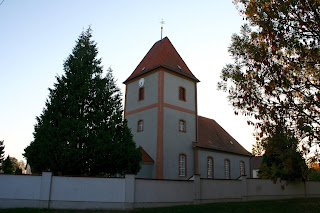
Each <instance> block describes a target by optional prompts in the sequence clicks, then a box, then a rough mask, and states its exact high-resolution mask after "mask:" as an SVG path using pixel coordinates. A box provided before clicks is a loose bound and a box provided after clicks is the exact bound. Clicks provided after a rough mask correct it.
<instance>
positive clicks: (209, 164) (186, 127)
mask: <svg viewBox="0 0 320 213" xmlns="http://www.w3.org/2000/svg"><path fill="white" fill-rule="evenodd" d="M199 82H200V81H199V80H198V79H197V78H196V77H195V76H194V75H193V73H192V72H191V71H190V70H189V68H188V66H187V65H186V63H185V62H184V61H183V59H182V58H181V57H180V55H179V53H178V52H177V51H176V49H175V48H174V46H173V45H172V43H171V42H170V40H169V39H168V38H167V37H165V38H163V39H161V40H160V41H158V42H156V43H155V44H154V45H153V47H152V48H151V49H150V50H149V52H148V53H147V54H146V56H145V57H144V58H143V59H142V61H141V62H140V64H139V65H138V66H137V68H136V69H135V70H134V71H133V73H132V74H131V75H130V76H129V77H128V78H127V80H125V81H124V84H125V85H126V94H125V109H124V116H125V118H126V119H127V120H128V126H129V128H131V132H132V134H133V138H134V141H135V142H136V144H137V146H141V147H142V149H141V152H142V155H143V157H142V162H141V170H140V172H139V173H138V174H137V177H140V178H155V179H180V180H187V179H189V178H191V177H192V176H193V175H194V174H200V177H201V178H211V179H236V178H238V177H240V176H241V175H247V176H249V177H250V157H251V154H250V153H249V152H248V151H247V150H246V149H244V148H243V147H242V146H241V145H240V144H239V143H238V142H237V141H236V140H235V139H234V138H233V137H232V136H230V135H229V134H228V133H227V132H226V131H225V130H224V129H223V128H222V127H221V126H220V125H219V124H218V123H217V122H216V121H214V120H213V119H209V118H206V117H202V116H198V110H197V83H199Z"/></svg>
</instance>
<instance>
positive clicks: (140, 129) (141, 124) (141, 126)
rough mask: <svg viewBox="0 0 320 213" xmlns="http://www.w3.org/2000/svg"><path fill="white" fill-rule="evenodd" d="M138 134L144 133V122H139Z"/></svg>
mask: <svg viewBox="0 0 320 213" xmlns="http://www.w3.org/2000/svg"><path fill="white" fill-rule="evenodd" d="M137 132H143V120H139V121H138V127H137Z"/></svg>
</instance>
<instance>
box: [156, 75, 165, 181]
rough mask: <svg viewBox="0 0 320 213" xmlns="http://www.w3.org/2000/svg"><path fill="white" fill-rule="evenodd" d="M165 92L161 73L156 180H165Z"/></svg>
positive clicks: (159, 78)
mask: <svg viewBox="0 0 320 213" xmlns="http://www.w3.org/2000/svg"><path fill="white" fill-rule="evenodd" d="M163 91H164V71H162V70H160V71H159V76H158V105H159V106H158V129H157V155H156V178H157V179H162V178H163V108H164V107H163V102H164V98H163Z"/></svg>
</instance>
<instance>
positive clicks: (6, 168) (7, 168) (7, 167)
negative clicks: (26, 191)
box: [2, 155, 14, 174]
mask: <svg viewBox="0 0 320 213" xmlns="http://www.w3.org/2000/svg"><path fill="white" fill-rule="evenodd" d="M2 170H3V172H4V173H5V174H13V172H14V167H13V164H12V161H11V159H10V156H9V155H8V157H7V158H6V159H5V160H4V161H3V163H2Z"/></svg>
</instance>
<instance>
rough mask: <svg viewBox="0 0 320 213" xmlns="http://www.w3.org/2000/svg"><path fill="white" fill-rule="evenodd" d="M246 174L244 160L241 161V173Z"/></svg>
mask: <svg viewBox="0 0 320 213" xmlns="http://www.w3.org/2000/svg"><path fill="white" fill-rule="evenodd" d="M245 174H246V165H245V163H244V162H243V161H240V175H241V176H242V175H245Z"/></svg>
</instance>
